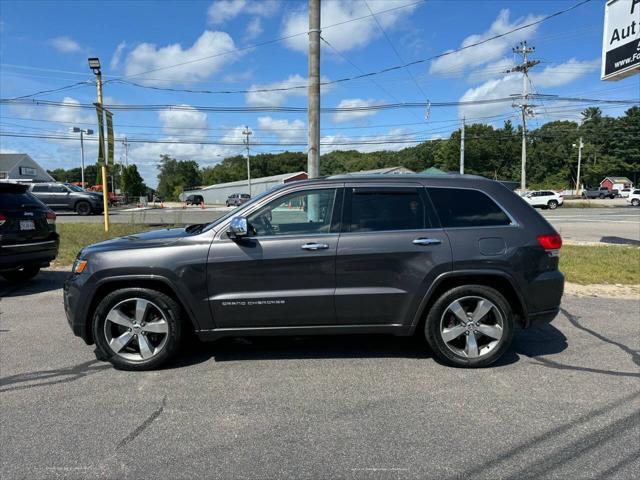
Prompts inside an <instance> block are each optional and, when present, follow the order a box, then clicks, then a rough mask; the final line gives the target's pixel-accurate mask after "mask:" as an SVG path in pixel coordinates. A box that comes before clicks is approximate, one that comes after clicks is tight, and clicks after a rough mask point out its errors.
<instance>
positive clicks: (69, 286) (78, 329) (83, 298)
mask: <svg viewBox="0 0 640 480" xmlns="http://www.w3.org/2000/svg"><path fill="white" fill-rule="evenodd" d="M87 279H88V276H87V275H84V274H80V275H76V274H72V275H71V276H70V277H69V278H67V280H66V281H65V282H64V289H63V299H64V313H65V314H66V316H67V322H69V326H70V327H71V330H72V331H73V334H74V335H75V336H77V337H80V338H82V339H83V340H84V341H85V343H86V344H87V345H91V344H93V338H92V335H91V332H90V331H89V329H88V323H87V321H86V320H87V314H88V311H89V301H88V299H89V298H92V296H93V295H91V294H89V292H87V290H86V288H85V284H86V283H87Z"/></svg>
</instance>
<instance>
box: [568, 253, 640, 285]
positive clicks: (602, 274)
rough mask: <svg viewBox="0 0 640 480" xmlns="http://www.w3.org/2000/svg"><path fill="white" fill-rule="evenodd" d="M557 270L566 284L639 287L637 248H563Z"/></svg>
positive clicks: (639, 265) (638, 254)
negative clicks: (563, 276) (558, 269)
mask: <svg viewBox="0 0 640 480" xmlns="http://www.w3.org/2000/svg"><path fill="white" fill-rule="evenodd" d="M560 270H561V271H562V273H564V275H565V278H566V280H567V281H568V282H572V283H579V284H581V285H589V284H598V283H605V284H616V283H619V284H625V285H638V284H640V248H638V247H619V246H589V245H564V246H563V247H562V250H561V253H560Z"/></svg>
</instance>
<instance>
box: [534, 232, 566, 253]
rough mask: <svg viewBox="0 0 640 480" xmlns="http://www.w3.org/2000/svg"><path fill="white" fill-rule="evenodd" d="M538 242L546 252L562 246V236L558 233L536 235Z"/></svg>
mask: <svg viewBox="0 0 640 480" xmlns="http://www.w3.org/2000/svg"><path fill="white" fill-rule="evenodd" d="M538 243H539V244H540V246H541V247H542V248H544V249H545V250H546V251H547V252H549V251H554V250H560V248H562V237H561V236H560V235H559V234H558V233H553V234H551V235H538Z"/></svg>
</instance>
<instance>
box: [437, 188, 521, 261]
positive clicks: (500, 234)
mask: <svg viewBox="0 0 640 480" xmlns="http://www.w3.org/2000/svg"><path fill="white" fill-rule="evenodd" d="M427 192H428V194H429V197H430V198H431V201H432V202H433V205H434V206H435V209H436V212H437V214H438V217H439V218H440V222H441V224H442V227H443V228H444V229H445V230H446V232H447V235H448V237H449V239H450V241H451V249H452V250H453V269H454V270H475V269H492V270H495V269H498V270H509V269H510V267H509V263H508V261H509V259H510V258H511V256H512V255H513V253H514V247H517V246H518V245H519V244H520V242H521V238H520V235H521V232H520V229H519V228H517V227H518V225H517V223H516V222H515V220H514V219H513V218H512V217H511V216H509V214H508V213H507V212H506V210H505V209H504V208H502V206H501V205H499V204H498V203H497V202H496V201H495V200H493V199H492V198H491V197H489V195H487V194H486V193H485V192H482V191H480V190H475V189H471V188H458V187H428V188H427Z"/></svg>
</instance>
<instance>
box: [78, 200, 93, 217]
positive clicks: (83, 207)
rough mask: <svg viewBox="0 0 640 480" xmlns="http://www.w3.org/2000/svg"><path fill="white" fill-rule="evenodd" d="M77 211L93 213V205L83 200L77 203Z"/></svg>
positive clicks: (82, 213) (85, 213)
mask: <svg viewBox="0 0 640 480" xmlns="http://www.w3.org/2000/svg"><path fill="white" fill-rule="evenodd" d="M76 213H77V214H78V215H91V205H89V202H85V201H84V200H83V201H80V202H78V203H76Z"/></svg>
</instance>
